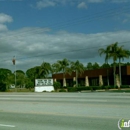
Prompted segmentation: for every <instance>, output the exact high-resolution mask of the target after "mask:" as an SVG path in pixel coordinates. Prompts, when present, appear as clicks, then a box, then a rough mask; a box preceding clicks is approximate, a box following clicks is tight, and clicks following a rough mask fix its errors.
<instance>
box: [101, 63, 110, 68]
mask: <svg viewBox="0 0 130 130" xmlns="http://www.w3.org/2000/svg"><path fill="white" fill-rule="evenodd" d="M110 67H111V66H110V65H109V64H106V63H104V64H102V66H101V68H110Z"/></svg>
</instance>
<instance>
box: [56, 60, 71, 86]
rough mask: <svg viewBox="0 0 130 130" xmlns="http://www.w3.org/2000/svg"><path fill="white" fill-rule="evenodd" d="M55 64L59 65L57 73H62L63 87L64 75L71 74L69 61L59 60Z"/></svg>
mask: <svg viewBox="0 0 130 130" xmlns="http://www.w3.org/2000/svg"><path fill="white" fill-rule="evenodd" d="M57 63H58V64H59V65H58V66H59V71H62V72H63V85H64V83H65V81H64V80H65V74H66V73H69V74H70V73H71V69H70V61H69V60H67V59H66V58H65V59H63V60H59V61H57Z"/></svg>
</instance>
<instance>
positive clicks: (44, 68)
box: [39, 62, 51, 78]
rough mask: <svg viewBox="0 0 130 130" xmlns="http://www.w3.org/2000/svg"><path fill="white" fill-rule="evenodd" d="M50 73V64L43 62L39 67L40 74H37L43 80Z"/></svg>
mask: <svg viewBox="0 0 130 130" xmlns="http://www.w3.org/2000/svg"><path fill="white" fill-rule="evenodd" d="M50 72H51V65H50V63H48V62H43V63H42V64H41V67H40V72H39V74H40V76H42V77H43V78H47V77H48V75H49V74H50Z"/></svg>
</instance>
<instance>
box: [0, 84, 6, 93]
mask: <svg viewBox="0 0 130 130" xmlns="http://www.w3.org/2000/svg"><path fill="white" fill-rule="evenodd" d="M0 91H1V92H5V91H6V84H5V83H2V82H1V83H0Z"/></svg>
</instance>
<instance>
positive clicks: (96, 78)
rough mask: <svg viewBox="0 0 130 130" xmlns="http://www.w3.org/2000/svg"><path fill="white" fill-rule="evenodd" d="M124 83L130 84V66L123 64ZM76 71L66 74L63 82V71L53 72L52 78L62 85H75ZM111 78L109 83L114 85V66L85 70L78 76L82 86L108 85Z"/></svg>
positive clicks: (117, 74)
mask: <svg viewBox="0 0 130 130" xmlns="http://www.w3.org/2000/svg"><path fill="white" fill-rule="evenodd" d="M121 75H122V85H130V66H121ZM75 77H76V73H75V72H73V73H72V74H71V75H69V74H66V75H65V79H64V84H63V73H58V74H53V75H52V78H53V80H54V81H58V82H60V83H61V84H62V86H69V87H72V86H73V81H75ZM107 79H109V85H114V78H113V67H111V68H101V69H96V70H85V71H84V73H82V75H79V76H78V83H79V85H80V86H98V85H107V84H108V80H107ZM118 82H119V67H116V83H117V84H118Z"/></svg>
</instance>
